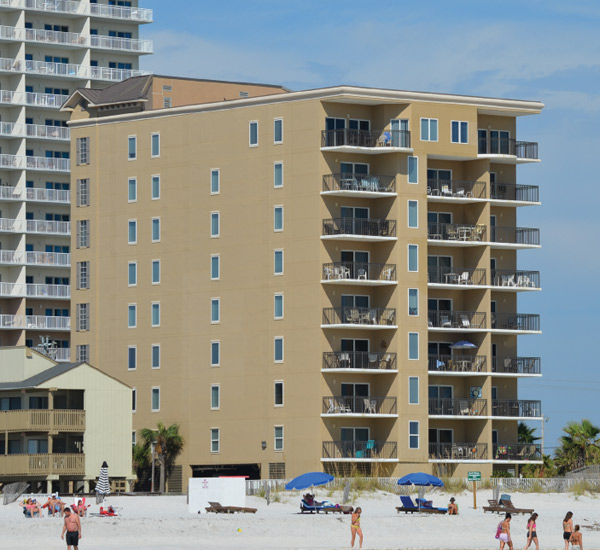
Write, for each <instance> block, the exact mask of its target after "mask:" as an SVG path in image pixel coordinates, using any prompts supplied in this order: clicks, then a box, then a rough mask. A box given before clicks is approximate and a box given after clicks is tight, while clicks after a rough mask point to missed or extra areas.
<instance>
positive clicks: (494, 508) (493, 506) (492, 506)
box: [483, 500, 506, 514]
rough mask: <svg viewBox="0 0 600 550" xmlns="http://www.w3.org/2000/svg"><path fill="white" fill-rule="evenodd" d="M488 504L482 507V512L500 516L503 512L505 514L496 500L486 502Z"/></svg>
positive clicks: (502, 507)
mask: <svg viewBox="0 0 600 550" xmlns="http://www.w3.org/2000/svg"><path fill="white" fill-rule="evenodd" d="M488 504H489V506H484V507H483V512H484V513H485V512H492V513H496V514H502V513H504V512H506V510H505V509H504V506H500V504H499V503H498V501H497V500H488Z"/></svg>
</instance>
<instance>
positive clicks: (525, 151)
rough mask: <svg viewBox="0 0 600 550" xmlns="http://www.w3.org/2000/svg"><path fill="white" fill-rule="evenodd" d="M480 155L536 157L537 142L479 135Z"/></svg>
mask: <svg viewBox="0 0 600 550" xmlns="http://www.w3.org/2000/svg"><path fill="white" fill-rule="evenodd" d="M477 152H478V153H479V154H480V155H512V156H515V157H517V158H523V159H537V158H538V144H537V143H535V142H533V141H517V140H516V139H514V138H501V137H489V136H487V137H483V136H481V137H479V138H478V151H477Z"/></svg>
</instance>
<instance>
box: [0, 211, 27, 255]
mask: <svg viewBox="0 0 600 550" xmlns="http://www.w3.org/2000/svg"><path fill="white" fill-rule="evenodd" d="M0 223H1V222H0ZM24 256H25V255H24V253H23V252H15V251H14V250H0V265H24V263H25V262H24V259H25V258H24Z"/></svg>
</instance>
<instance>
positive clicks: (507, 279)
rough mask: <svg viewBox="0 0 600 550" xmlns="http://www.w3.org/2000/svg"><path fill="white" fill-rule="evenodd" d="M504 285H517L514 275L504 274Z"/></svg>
mask: <svg viewBox="0 0 600 550" xmlns="http://www.w3.org/2000/svg"><path fill="white" fill-rule="evenodd" d="M502 286H516V284H515V276H514V275H502Z"/></svg>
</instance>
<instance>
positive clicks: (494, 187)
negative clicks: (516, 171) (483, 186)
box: [490, 183, 540, 202]
mask: <svg viewBox="0 0 600 550" xmlns="http://www.w3.org/2000/svg"><path fill="white" fill-rule="evenodd" d="M490 198H491V199H496V200H501V201H523V202H539V201H540V188H539V187H538V186H537V185H519V184H514V183H492V184H491V193H490Z"/></svg>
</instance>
